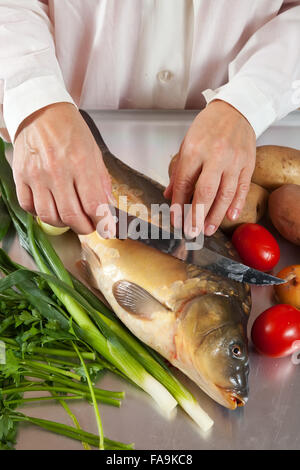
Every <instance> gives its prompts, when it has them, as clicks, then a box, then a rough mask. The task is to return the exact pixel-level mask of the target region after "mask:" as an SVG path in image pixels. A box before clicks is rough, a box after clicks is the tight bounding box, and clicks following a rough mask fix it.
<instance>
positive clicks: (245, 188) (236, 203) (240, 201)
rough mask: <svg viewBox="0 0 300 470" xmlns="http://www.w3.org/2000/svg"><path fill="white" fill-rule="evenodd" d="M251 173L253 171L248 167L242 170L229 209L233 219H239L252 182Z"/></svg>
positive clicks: (228, 212)
mask: <svg viewBox="0 0 300 470" xmlns="http://www.w3.org/2000/svg"><path fill="white" fill-rule="evenodd" d="M251 175H252V172H251V170H250V169H248V168H244V169H243V170H242V171H241V174H240V178H239V183H238V187H237V191H236V193H235V196H234V198H233V201H232V203H231V204H230V207H229V209H228V211H227V216H228V218H229V219H231V220H236V219H238V217H239V216H240V214H241V212H242V210H243V207H244V205H245V202H246V197H247V194H248V192H249V188H250V184H251Z"/></svg>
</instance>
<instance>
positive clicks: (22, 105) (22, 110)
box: [3, 75, 76, 142]
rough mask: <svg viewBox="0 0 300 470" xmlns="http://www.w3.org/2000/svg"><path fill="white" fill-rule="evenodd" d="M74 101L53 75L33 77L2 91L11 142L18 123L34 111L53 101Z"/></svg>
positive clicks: (5, 119) (6, 123)
mask: <svg viewBox="0 0 300 470" xmlns="http://www.w3.org/2000/svg"><path fill="white" fill-rule="evenodd" d="M62 102H64V103H72V104H74V105H75V106H76V104H75V103H74V101H73V99H72V97H71V95H69V93H68V92H67V90H66V89H65V87H64V84H63V83H62V82H61V81H60V80H59V79H58V78H57V77H56V76H54V75H47V76H42V77H35V78H31V79H30V80H27V81H25V82H23V83H21V84H20V85H18V86H17V87H15V88H10V89H6V90H5V91H4V101H3V116H4V121H5V125H6V128H7V130H8V133H9V136H10V138H11V142H14V140H15V136H16V132H17V130H18V127H19V126H20V124H21V123H22V122H23V121H24V119H26V118H27V117H28V116H30V115H31V114H32V113H34V112H35V111H38V110H39V109H42V108H44V107H45V106H48V105H50V104H54V103H62Z"/></svg>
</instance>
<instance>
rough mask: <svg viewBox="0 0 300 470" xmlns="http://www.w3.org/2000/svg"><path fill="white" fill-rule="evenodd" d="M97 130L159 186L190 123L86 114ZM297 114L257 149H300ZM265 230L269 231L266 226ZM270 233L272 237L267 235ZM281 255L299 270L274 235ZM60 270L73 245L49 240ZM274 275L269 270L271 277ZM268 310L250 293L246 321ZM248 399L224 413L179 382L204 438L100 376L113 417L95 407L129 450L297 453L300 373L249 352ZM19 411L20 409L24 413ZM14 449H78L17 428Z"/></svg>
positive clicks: (83, 416)
mask: <svg viewBox="0 0 300 470" xmlns="http://www.w3.org/2000/svg"><path fill="white" fill-rule="evenodd" d="M91 114H92V116H93V117H94V119H95V120H96V122H97V123H98V124H99V125H100V127H101V131H102V134H103V136H104V138H105V140H106V141H107V144H108V146H109V147H110V149H111V151H112V152H113V153H115V154H116V155H118V156H119V157H120V158H121V159H123V160H124V161H125V162H126V163H128V164H129V165H131V166H133V167H134V168H136V169H138V170H139V171H142V172H144V173H145V174H148V175H149V176H151V177H152V178H156V179H157V180H159V181H160V182H161V183H164V184H166V183H167V181H168V178H167V167H168V163H169V160H170V157H171V155H172V154H174V153H175V152H176V151H177V150H178V148H179V145H180V143H181V140H182V138H183V137H184V135H185V132H186V130H187V128H188V126H189V124H190V122H191V120H192V119H193V117H194V116H195V112H191V111H179V112H177V111H176V112H175V111H157V112H156V111H109V112H108V111H101V112H98V111H97V112H92V113H91ZM299 131H300V112H295V113H293V114H291V115H289V116H288V117H287V118H285V119H284V120H283V121H281V122H279V123H277V124H276V125H274V126H273V127H271V128H270V129H269V130H268V131H267V132H265V134H264V135H263V136H262V137H261V138H260V139H259V141H258V144H278V145H286V146H291V147H295V148H298V149H300V132H299ZM266 226H269V224H268V222H267V221H266ZM271 231H273V233H275V230H274V229H272V227H271ZM275 235H276V238H277V240H278V241H279V243H280V247H281V253H282V256H281V260H280V263H279V265H278V267H277V268H278V270H279V268H281V267H283V266H286V265H289V264H294V263H300V250H299V247H298V248H297V247H296V246H293V245H292V244H290V243H288V242H287V241H285V240H283V239H282V238H281V237H280V236H279V235H278V233H275ZM53 240H54V243H55V246H56V248H57V250H58V252H59V253H60V255H61V257H62V259H63V261H64V262H65V264H66V266H67V267H69V269H70V270H71V271H73V272H74V273H75V274H77V275H78V272H77V271H76V266H75V261H76V260H77V259H78V258H79V256H80V247H79V243H78V241H77V238H76V237H75V235H74V234H72V233H67V234H65V235H63V236H62V237H59V238H54V239H53ZM6 248H8V249H9V254H10V256H11V257H12V258H13V259H14V260H16V261H18V262H20V263H23V264H26V265H28V266H33V264H32V261H31V260H30V258H29V257H28V256H27V254H26V253H25V252H24V251H23V250H22V249H21V248H20V246H19V244H18V241H17V239H14V240H9V242H8V245H7V247H6ZM277 268H276V270H277ZM271 304H272V288H266V287H264V288H262V287H257V288H253V308H252V312H251V316H250V321H249V331H250V328H251V325H252V323H253V321H254V319H255V318H256V317H257V315H258V314H259V313H260V312H262V311H263V310H264V309H266V308H267V307H269V306H270V305H271ZM250 365H251V372H250V398H249V401H248V403H247V405H246V406H245V407H244V408H239V409H237V410H236V411H229V410H227V409H225V408H223V407H221V406H220V405H218V404H216V403H215V402H214V401H213V400H211V399H210V398H209V397H208V396H206V395H205V394H204V393H203V392H202V391H201V390H199V388H198V387H197V386H196V385H194V384H193V383H192V382H191V381H190V380H189V379H187V378H186V377H184V376H183V374H181V373H178V376H179V377H180V379H181V380H182V381H183V382H184V383H185V384H186V385H187V386H188V388H189V389H190V390H191V391H192V392H193V393H194V394H195V395H196V397H197V398H198V400H199V402H200V404H201V405H202V406H203V408H204V409H205V410H206V411H207V412H208V413H209V415H210V416H211V417H212V418H213V419H214V421H215V425H214V427H213V428H212V430H211V431H210V432H209V433H208V434H206V435H204V434H203V433H201V431H199V429H198V428H197V427H196V425H194V423H193V422H192V421H191V419H190V418H189V417H188V416H187V415H186V414H185V413H184V412H182V411H181V410H180V409H178V411H177V415H176V416H175V417H174V418H173V419H172V420H167V419H166V418H165V417H164V416H162V415H161V413H160V411H159V410H158V409H157V408H156V405H155V404H154V403H153V401H152V400H151V399H150V398H148V396H146V394H144V393H142V392H140V391H138V390H136V389H134V388H133V387H132V386H130V385H129V384H127V383H125V382H124V381H122V380H121V379H119V378H117V377H115V376H113V375H112V374H110V373H108V374H106V376H105V377H104V378H103V379H102V381H101V386H102V387H103V388H108V389H111V390H124V391H125V392H126V398H125V399H124V401H123V404H122V407H121V408H120V409H115V408H112V407H109V406H105V405H102V406H100V410H101V414H102V419H103V424H104V431H105V435H106V436H107V437H110V438H112V439H117V440H120V441H123V442H134V443H135V447H136V449H155V450H162V449H177V450H180V449H299V448H300V432H299V430H300V408H299V391H300V366H296V365H294V364H293V363H292V362H291V359H290V358H285V359H270V358H266V357H262V356H260V355H258V354H257V353H256V352H255V351H254V350H253V348H252V346H251V344H250ZM70 406H71V408H72V410H73V411H74V412H75V414H76V415H77V417H78V419H79V422H80V424H81V426H82V427H83V428H84V429H86V430H89V431H91V432H96V423H95V420H94V415H93V409H92V407H91V406H90V405H88V404H86V403H76V404H73V403H72V404H71V405H70ZM24 410H25V408H24ZM26 413H27V414H30V415H32V416H37V417H43V418H46V419H52V420H57V421H61V422H64V423H66V424H71V423H70V422H69V417H68V416H67V415H66V414H65V411H64V410H63V409H62V408H61V407H60V405H57V404H55V403H52V404H43V405H40V404H35V405H30V406H29V405H28V406H26ZM17 449H82V446H81V444H80V443H79V442H75V441H72V440H69V439H67V438H64V437H61V436H56V435H53V434H51V433H48V432H47V431H43V430H40V429H37V428H35V427H33V426H28V427H27V426H22V427H21V429H20V431H19V435H18V443H17Z"/></svg>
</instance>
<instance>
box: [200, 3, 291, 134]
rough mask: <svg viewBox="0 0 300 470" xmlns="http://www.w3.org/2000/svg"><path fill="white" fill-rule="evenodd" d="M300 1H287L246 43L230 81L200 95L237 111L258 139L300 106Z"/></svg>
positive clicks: (230, 68)
mask: <svg viewBox="0 0 300 470" xmlns="http://www.w3.org/2000/svg"><path fill="white" fill-rule="evenodd" d="M299 45H300V1H299V0H297V1H296V0H286V1H284V2H283V6H282V8H281V10H280V11H279V13H278V15H277V16H276V17H275V18H273V19H272V20H271V21H269V22H268V23H266V24H265V25H264V26H263V27H262V28H260V29H259V30H258V31H256V33H255V34H254V35H253V36H252V37H251V38H250V39H249V40H248V42H247V43H246V45H245V46H244V47H243V49H242V50H241V51H240V52H239V54H238V55H237V57H236V58H235V59H234V60H233V61H232V62H231V63H230V64H229V71H228V76H229V81H228V83H226V84H225V85H223V86H221V87H220V88H218V89H216V90H205V91H204V92H203V95H204V97H205V98H206V101H207V103H209V102H210V101H213V100H214V99H220V100H223V101H226V102H227V103H229V104H231V105H232V106H234V107H235V108H236V109H238V110H239V111H240V112H241V113H242V114H243V115H244V116H245V117H246V118H247V119H248V121H249V122H250V124H251V125H252V127H253V129H254V131H255V133H256V136H257V137H259V136H260V135H261V134H262V133H263V132H264V131H265V130H266V129H267V128H268V127H269V126H270V125H271V124H272V123H273V122H275V121H276V120H278V119H281V118H282V117H284V116H286V115H287V114H288V113H289V112H291V111H293V110H295V109H296V108H298V107H299V106H300V47H299Z"/></svg>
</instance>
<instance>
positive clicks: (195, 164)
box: [165, 154, 202, 227]
mask: <svg viewBox="0 0 300 470" xmlns="http://www.w3.org/2000/svg"><path fill="white" fill-rule="evenodd" d="M201 166H202V161H201V159H200V157H198V158H195V157H194V156H193V154H192V157H191V158H189V159H187V158H184V155H182V156H181V158H180V159H179V161H178V164H177V166H176V170H175V176H174V179H173V178H172V179H171V184H172V187H170V188H167V192H166V193H165V194H167V195H170V193H172V205H179V206H181V207H183V206H184V204H189V203H190V201H191V198H192V195H193V192H194V188H195V184H196V181H197V179H198V176H199V173H200V171H201ZM172 176H173V175H172ZM171 222H172V224H173V225H174V226H175V227H176V226H178V221H176V220H175V219H174V217H173V215H171Z"/></svg>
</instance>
